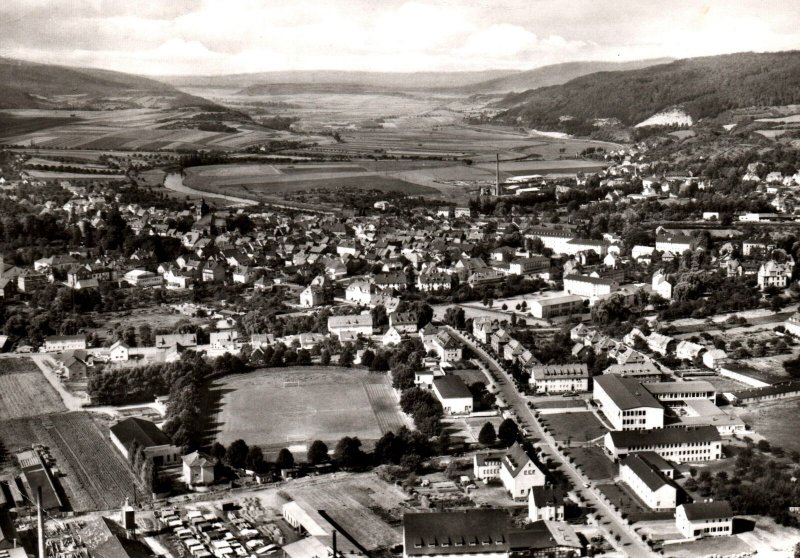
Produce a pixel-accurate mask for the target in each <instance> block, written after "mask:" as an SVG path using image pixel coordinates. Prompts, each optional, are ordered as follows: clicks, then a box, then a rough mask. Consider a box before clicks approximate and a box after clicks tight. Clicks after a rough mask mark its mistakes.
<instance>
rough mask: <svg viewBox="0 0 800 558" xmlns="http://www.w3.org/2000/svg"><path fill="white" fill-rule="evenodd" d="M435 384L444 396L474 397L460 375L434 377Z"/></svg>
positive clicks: (450, 397)
mask: <svg viewBox="0 0 800 558" xmlns="http://www.w3.org/2000/svg"><path fill="white" fill-rule="evenodd" d="M433 385H434V386H436V391H438V392H439V393H440V394H441V396H442V397H444V398H446V399H453V398H456V397H469V398H470V399H471V398H472V392H471V391H470V390H469V388H468V387H467V384H465V383H464V380H462V379H461V378H460V377H458V376H440V377H439V378H434V379H433Z"/></svg>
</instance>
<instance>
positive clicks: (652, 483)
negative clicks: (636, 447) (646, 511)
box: [620, 453, 675, 491]
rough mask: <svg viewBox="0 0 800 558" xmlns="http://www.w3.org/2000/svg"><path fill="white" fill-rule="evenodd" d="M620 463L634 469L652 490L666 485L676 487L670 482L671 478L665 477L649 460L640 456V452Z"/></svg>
mask: <svg viewBox="0 0 800 558" xmlns="http://www.w3.org/2000/svg"><path fill="white" fill-rule="evenodd" d="M620 464H621V465H625V466H626V467H628V468H630V470H631V471H633V473H634V474H635V475H636V476H637V477H639V479H641V481H642V482H643V483H644V484H645V485H646V486H647V488H649V489H650V490H651V491H656V490H658V489H659V488H662V487H663V486H666V485H669V486H672V487H673V488H675V485H674V484H673V483H672V482H670V481H669V479H667V478H666V477H664V475H662V474H661V473H660V472H659V471H658V469H656V468H655V467H653V466H651V465H650V464H649V463H648V462H646V461H645V460H644V459H642V458H641V457H639V455H638V454H635V453H634V454H631V455H628V456H627V457H625V458H624V459H623V460H622V461H621V463H620Z"/></svg>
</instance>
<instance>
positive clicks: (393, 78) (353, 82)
mask: <svg viewBox="0 0 800 558" xmlns="http://www.w3.org/2000/svg"><path fill="white" fill-rule="evenodd" d="M517 72H518V70H481V71H474V72H348V71H339V70H309V71H306V70H296V71H284V72H258V73H252V74H231V75H222V76H163V77H162V76H160V77H158V78H157V79H159V80H161V81H163V82H164V83H168V84H170V85H173V86H175V87H229V88H236V89H247V88H253V87H255V86H268V85H272V86H277V85H280V86H287V85H315V86H317V87H320V88H323V87H325V86H337V85H341V86H351V87H358V88H361V90H365V89H369V88H372V89H376V88H377V89H400V90H409V89H438V88H446V87H454V86H466V85H469V84H473V83H480V82H482V81H486V80H492V79H497V78H501V77H504V76H508V75H512V74H515V73H517ZM328 88H329V87H328Z"/></svg>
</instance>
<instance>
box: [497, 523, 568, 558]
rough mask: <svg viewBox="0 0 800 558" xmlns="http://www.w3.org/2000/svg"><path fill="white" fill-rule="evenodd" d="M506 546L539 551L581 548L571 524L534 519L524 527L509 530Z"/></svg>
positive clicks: (518, 549)
mask: <svg viewBox="0 0 800 558" xmlns="http://www.w3.org/2000/svg"><path fill="white" fill-rule="evenodd" d="M508 546H509V549H510V550H516V551H540V552H541V551H546V550H551V549H552V550H555V549H563V548H565V547H566V548H574V549H582V548H583V545H582V544H581V542H580V539H579V538H578V536H577V535H576V533H575V531H574V530H573V529H572V526H571V525H569V524H568V523H564V522H562V521H535V522H533V523H531V524H530V525H529V526H527V527H526V528H525V529H514V530H513V531H509V532H508ZM537 555H538V554H537Z"/></svg>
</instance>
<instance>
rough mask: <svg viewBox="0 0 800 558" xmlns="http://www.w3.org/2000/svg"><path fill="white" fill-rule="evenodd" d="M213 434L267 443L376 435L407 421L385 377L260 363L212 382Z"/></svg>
mask: <svg viewBox="0 0 800 558" xmlns="http://www.w3.org/2000/svg"><path fill="white" fill-rule="evenodd" d="M211 392H212V400H213V399H216V400H218V404H216V405H217V406H216V407H215V409H212V412H215V413H216V415H215V418H214V419H212V424H211V425H210V429H211V430H212V435H214V436H215V437H216V439H217V440H218V441H219V442H221V443H223V444H226V445H227V444H230V443H231V442H232V441H234V440H236V439H238V438H241V439H243V440H245V441H246V442H248V443H249V444H256V445H260V446H263V447H266V448H281V447H289V446H299V445H304V444H307V443H310V442H311V441H313V440H317V439H319V440H323V441H325V442H328V443H329V445H330V443H335V442H336V441H338V440H339V439H340V438H342V437H343V436H358V437H359V438H360V439H361V440H362V441H367V440H377V439H378V438H380V437H381V435H383V434H384V433H385V432H388V431H390V430H392V431H396V430H398V429H399V428H400V427H401V426H403V425H405V424H406V422H405V420H404V418H403V417H402V414H401V412H400V409H399V405H398V402H397V397H396V395H395V393H394V391H393V390H392V388H391V386H390V384H389V380H388V378H387V377H386V376H385V375H383V374H371V373H369V372H366V371H364V370H358V369H350V368H335V367H296V368H285V369H280V368H277V369H276V368H265V369H261V370H258V371H256V372H253V373H250V374H241V375H237V376H229V377H226V378H222V379H220V380H217V381H216V382H214V384H213V385H212V388H211Z"/></svg>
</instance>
